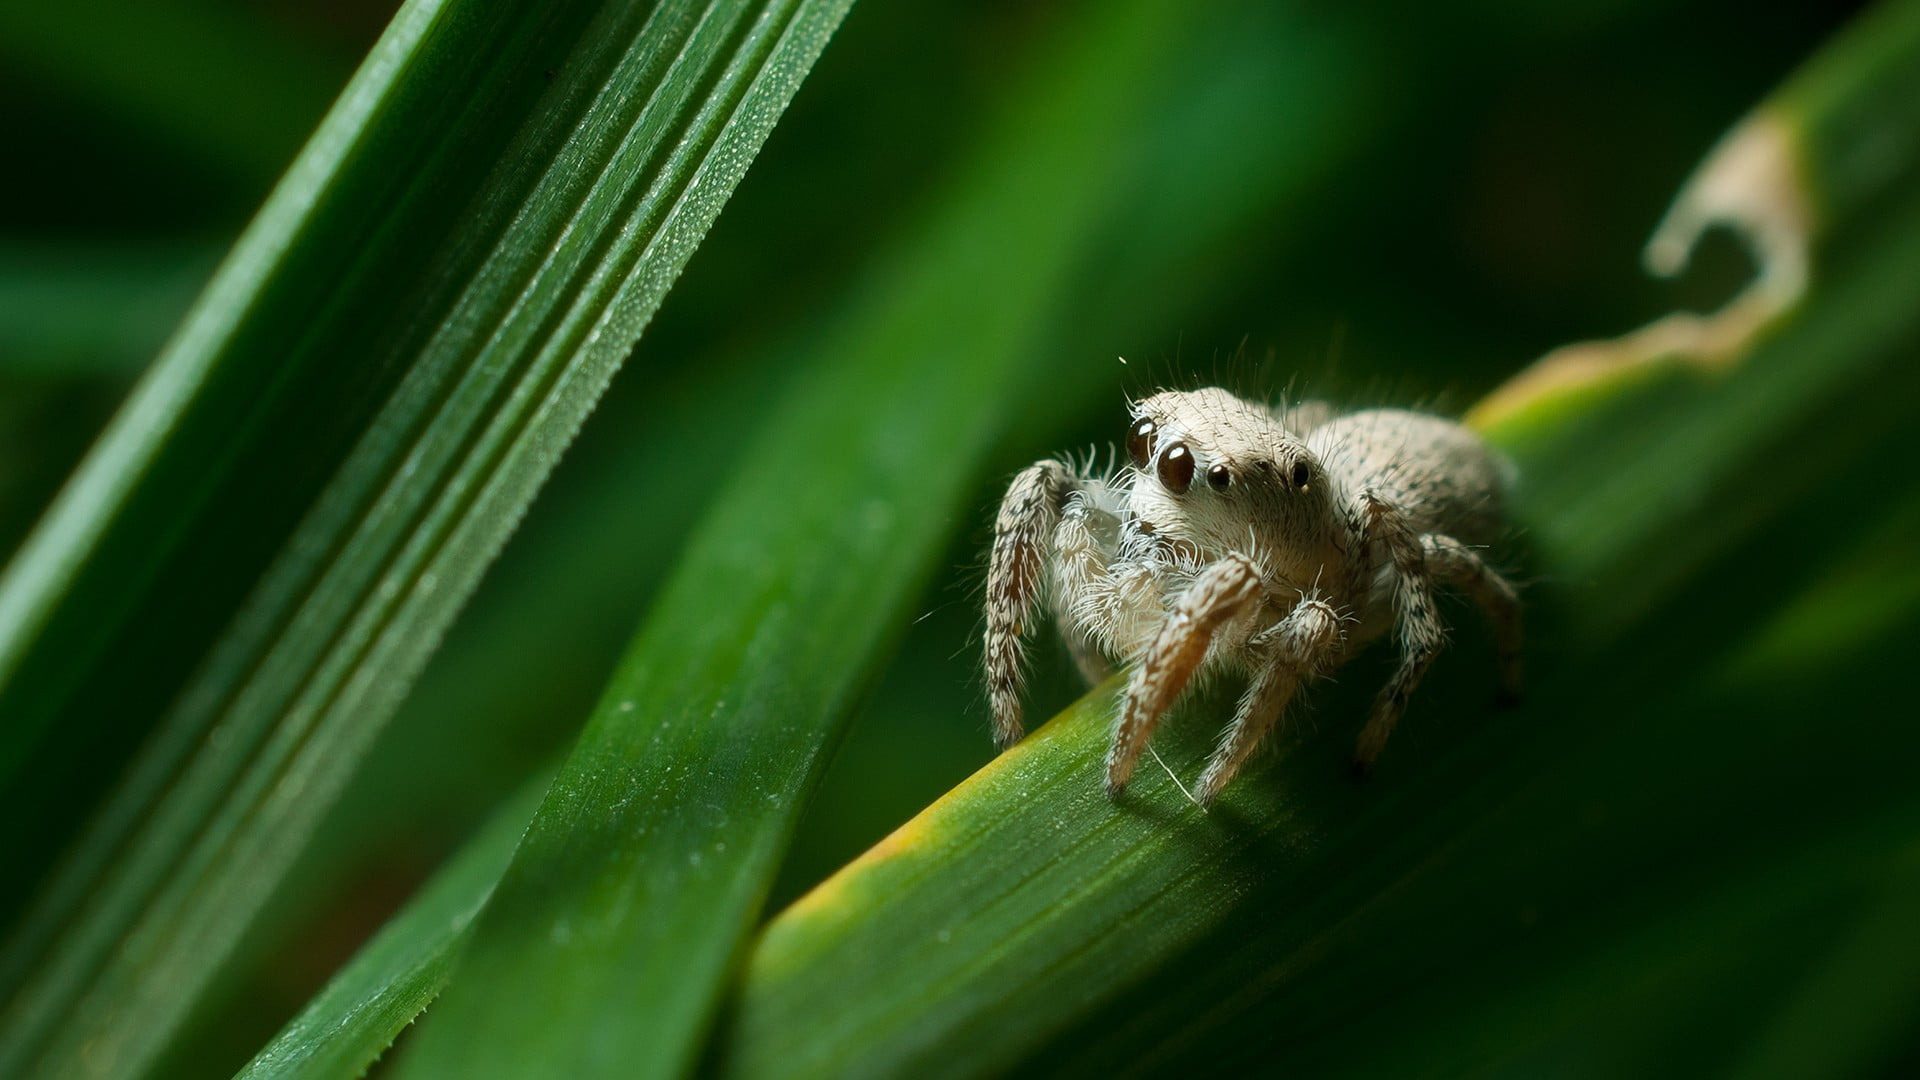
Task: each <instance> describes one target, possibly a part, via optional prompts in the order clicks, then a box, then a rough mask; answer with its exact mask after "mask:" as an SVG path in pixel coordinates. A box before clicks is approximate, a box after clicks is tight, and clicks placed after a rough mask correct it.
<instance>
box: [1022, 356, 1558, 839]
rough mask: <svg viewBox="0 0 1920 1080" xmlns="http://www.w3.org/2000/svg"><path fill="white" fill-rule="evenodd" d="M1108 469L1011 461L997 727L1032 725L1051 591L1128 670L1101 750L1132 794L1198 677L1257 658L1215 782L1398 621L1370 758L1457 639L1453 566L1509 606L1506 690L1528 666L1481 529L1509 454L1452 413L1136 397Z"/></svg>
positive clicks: (1071, 624) (1211, 768)
mask: <svg viewBox="0 0 1920 1080" xmlns="http://www.w3.org/2000/svg"><path fill="white" fill-rule="evenodd" d="M1132 414H1133V426H1132V427H1131V428H1130V429H1129V431H1128V434H1127V458H1128V461H1129V462H1130V463H1131V467H1122V468H1121V469H1119V470H1118V471H1117V472H1116V473H1114V474H1112V475H1109V476H1097V475H1094V473H1093V470H1092V468H1091V467H1090V466H1089V467H1086V468H1077V467H1075V466H1072V465H1070V464H1067V463H1064V462H1060V461H1052V460H1048V461H1041V462H1037V463H1035V464H1034V465H1031V466H1029V467H1028V468H1027V469H1025V470H1024V471H1022V472H1021V473H1020V474H1019V475H1018V476H1016V477H1015V478H1014V480H1013V484H1012V485H1011V486H1010V487H1009V488H1008V489H1007V494H1006V498H1005V499H1004V500H1003V501H1002V502H1001V504H1000V513H999V517H998V519H997V520H996V522H995V526H994V541H993V555H992V559H991V562H990V565H989V568H988V571H987V629H986V668H987V689H988V695H989V697H990V699H991V701H992V705H993V718H994V740H995V741H996V742H997V743H998V744H999V745H1000V746H1001V748H1003V749H1004V748H1006V747H1008V746H1011V745H1012V744H1013V743H1015V742H1017V741H1019V739H1020V737H1021V735H1022V734H1023V729H1022V727H1021V721H1020V691H1021V685H1022V680H1023V651H1024V646H1023V643H1022V641H1021V636H1022V634H1023V632H1024V631H1025V630H1026V629H1027V627H1028V625H1029V624H1030V622H1031V621H1032V616H1033V614H1034V611H1035V608H1036V607H1037V605H1038V604H1039V602H1040V600H1041V598H1042V595H1043V594H1044V596H1045V598H1046V600H1047V602H1048V606H1049V607H1050V608H1051V610H1052V614H1053V616H1054V618H1055V619H1056V620H1057V622H1058V623H1059V625H1060V629H1061V632H1062V633H1063V635H1064V636H1065V637H1066V639H1067V642H1068V645H1069V647H1070V649H1071V650H1072V652H1073V655H1074V658H1075V659H1076V661H1077V662H1078V663H1079V665H1080V667H1081V670H1082V671H1083V672H1085V673H1086V675H1087V677H1088V678H1089V679H1090V680H1098V679H1099V678H1101V677H1104V676H1105V674H1106V673H1107V670H1108V669H1107V658H1108V657H1113V658H1118V659H1122V660H1126V661H1130V662H1131V663H1132V665H1133V670H1132V674H1131V676H1130V678H1129V680H1128V683H1127V691H1126V698H1125V701H1124V703H1123V704H1122V706H1121V709H1120V715H1119V718H1118V722H1117V723H1116V725H1115V727H1114V735H1113V746H1112V749H1111V750H1110V751H1109V752H1108V754H1107V792H1108V794H1109V795H1112V796H1115V797H1117V796H1118V795H1119V794H1120V792H1121V791H1122V790H1123V789H1124V788H1125V787H1126V785H1127V781H1128V779H1129V778H1130V777H1131V776H1132V775H1133V769H1134V765H1135V763H1136V762H1137V761H1138V760H1139V757H1140V754H1141V752H1142V751H1143V750H1144V749H1145V748H1146V745H1147V739H1148V736H1150V735H1151V734H1152V732H1153V729H1154V727H1155V725H1157V724H1158V723H1159V721H1160V719H1161V717H1162V716H1164V715H1165V714H1166V712H1167V710H1168V709H1169V708H1171V707H1172V706H1173V704H1174V702H1175V701H1176V700H1178V699H1179V697H1180V695H1181V692H1182V691H1183V690H1185V689H1186V687H1187V684H1188V682H1189V681H1190V680H1192V678H1193V677H1194V675H1195V674H1196V673H1198V672H1202V671H1211V670H1218V669H1225V670H1231V671H1238V672H1241V673H1243V674H1245V675H1246V676H1247V677H1248V678H1249V685H1248V687H1247V691H1246V693H1245V695H1244V696H1243V697H1242V698H1241V700H1240V705H1239V710H1238V713H1237V715H1236V716H1235V717H1234V721H1233V726H1232V727H1231V728H1229V729H1228V731H1227V732H1226V734H1225V736H1224V737H1223V738H1222V739H1221V742H1220V747H1219V750H1218V751H1217V752H1215V754H1214V755H1213V759H1212V761H1210V762H1209V763H1208V765H1207V768H1206V772H1205V774H1204V775H1202V777H1201V778H1200V787H1199V792H1198V798H1200V799H1201V800H1202V801H1208V800H1211V799H1212V798H1213V797H1214V796H1215V795H1217V794H1219V792H1220V790H1221V788H1223V787H1225V786H1226V784H1227V782H1228V781H1230V780H1232V779H1233V777H1234V774H1236V773H1237V772H1239V771H1240V767H1241V766H1242V765H1243V764H1245V762H1246V760H1247V758H1248V757H1249V755H1251V754H1252V752H1253V750H1254V748H1255V747H1256V746H1258V745H1259V743H1260V741H1261V739H1263V738H1264V737H1265V736H1266V734H1267V733H1268V732H1269V731H1271V730H1273V727H1274V725H1275V724H1276V723H1277V722H1278V721H1279V719H1280V716H1281V713H1282V712H1283V711H1284V710H1285V709H1286V706H1287V702H1288V700H1289V699H1291V698H1292V697H1293V694H1294V691H1295V690H1296V689H1298V688H1299V687H1300V685H1301V684H1302V683H1305V682H1311V681H1313V680H1314V679H1317V678H1320V677H1322V676H1325V675H1328V674H1330V673H1331V672H1333V671H1334V669H1336V668H1338V667H1339V666H1340V665H1341V664H1343V663H1345V662H1346V661H1347V660H1348V659H1349V658H1350V657H1352V656H1353V655H1354V654H1355V653H1356V652H1358V651H1359V650H1360V648H1361V647H1363V646H1364V645H1366V644H1367V643H1368V642H1370V641H1372V640H1373V639H1375V638H1378V637H1381V636H1383V635H1384V634H1386V633H1387V632H1388V631H1389V630H1396V631H1397V632H1398V640H1399V646H1400V665H1399V668H1398V669H1397V670H1396V671H1395V672H1394V674H1393V677H1392V679H1391V680H1390V681H1388V683H1387V685H1386V686H1385V687H1384V688H1382V690H1381V691H1380V694H1379V696H1378V698H1376V699H1375V701H1374V704H1373V710H1372V715H1371V717H1370V718H1369V719H1368V721H1367V726H1366V729H1365V730H1364V731H1362V732H1361V733H1360V741H1359V745H1358V747H1357V748H1356V749H1355V751H1354V768H1355V769H1356V771H1359V772H1362V773H1364V772H1365V771H1366V770H1367V769H1369V768H1370V767H1371V766H1372V764H1373V760H1374V758H1375V757H1377V756H1378V755H1379V753H1380V749H1381V747H1382V746H1384V745H1385V744H1386V741H1387V736H1388V735H1390V734H1392V732H1393V726H1394V724H1395V722H1396V721H1398V720H1399V719H1400V714H1401V712H1402V711H1403V710H1404V709H1405V708H1406V703H1407V695H1408V694H1410V693H1412V691H1413V688H1414V687H1415V685H1417V684H1418V683H1419V681H1420V677H1421V676H1422V675H1423V674H1424V673H1425V672H1426V670H1427V665H1429V664H1430V663H1432V662H1433V658H1434V655H1435V654H1436V653H1437V652H1439V650H1440V647H1441V645H1442V644H1443V643H1444V641H1445V637H1446V628H1445V626H1444V625H1443V624H1442V623H1441V621H1440V618H1439V614H1438V612H1437V611H1436V609H1435V607H1434V589H1435V586H1437V585H1451V586H1455V587H1457V588H1459V589H1461V590H1463V591H1464V592H1465V593H1466V594H1467V595H1468V596H1470V597H1471V598H1472V599H1473V600H1474V601H1475V602H1477V603H1478V604H1479V606H1480V607H1481V608H1482V609H1483V610H1484V611H1485V612H1486V614H1487V616H1488V618H1490V619H1491V620H1492V622H1493V628H1494V635H1495V639H1496V642H1497V646H1498V650H1499V660H1500V670H1501V678H1502V685H1503V695H1504V696H1507V697H1512V696H1515V695H1517V694H1518V692H1519V685H1520V605H1519V602H1518V600H1517V599H1516V598H1515V596H1514V591H1513V586H1512V585H1510V584H1508V583H1507V581H1506V579H1504V578H1502V577H1501V576H1500V575H1499V574H1498V573H1496V572H1494V571H1493V570H1492V569H1490V568H1489V567H1488V566H1487V565H1486V563H1484V562H1482V561H1481V558H1480V555H1479V553H1478V551H1477V550H1476V548H1478V547H1480V546H1483V545H1486V544H1488V543H1490V542H1491V541H1493V540H1494V539H1495V538H1496V537H1497V536H1498V535H1499V534H1500V533H1501V532H1502V530H1503V527H1504V523H1503V518H1502V511H1501V501H1502V500H1501V494H1502V487H1503V486H1504V485H1503V466H1502V463H1501V462H1500V461H1499V460H1498V459H1496V458H1495V457H1494V455H1493V454H1492V452H1491V451H1489V450H1488V449H1487V448H1486V446H1485V445H1483V444H1482V443H1481V442H1480V440H1479V439H1478V438H1476V437H1475V436H1474V435H1473V434H1472V433H1471V432H1469V431H1467V430H1466V429H1465V428H1462V427H1460V426H1459V425H1458V424H1454V423H1451V422H1449V421H1446V420H1442V419H1440V418H1438V417H1434V416H1428V415H1424V414H1421V413H1416V412H1406V411H1402V410H1397V409H1375V410H1369V411H1365V412H1357V413H1353V414H1351V415H1347V416H1337V415H1335V414H1334V412H1333V410H1332V409H1331V408H1329V407H1328V406H1326V405H1324V404H1322V403H1318V402H1310V403H1306V404H1302V405H1298V406H1295V407H1293V408H1291V409H1283V410H1273V409H1269V408H1267V407H1265V406H1263V405H1261V404H1259V403H1256V402H1252V401H1247V400H1244V399H1242V398H1239V397H1235V396H1234V395H1232V394H1230V393H1228V392H1226V391H1225V390H1221V389H1218V388H1207V389H1203V390H1193V391H1166V392H1162V393H1158V394H1155V395H1153V396H1152V397H1149V398H1147V399H1146V400H1144V401H1140V402H1137V403H1135V404H1134V405H1133V408H1132Z"/></svg>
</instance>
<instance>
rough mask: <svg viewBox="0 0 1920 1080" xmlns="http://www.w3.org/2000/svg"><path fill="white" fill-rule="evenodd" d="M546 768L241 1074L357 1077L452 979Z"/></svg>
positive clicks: (246, 1079) (250, 1078) (261, 1079)
mask: <svg viewBox="0 0 1920 1080" xmlns="http://www.w3.org/2000/svg"><path fill="white" fill-rule="evenodd" d="M549 775H550V774H548V773H544V772H543V773H542V774H540V775H539V776H537V777H536V778H535V781H534V782H533V783H530V784H528V785H526V787H525V788H524V789H523V790H522V791H521V792H520V793H519V794H517V795H515V796H514V797H513V798H512V799H511V800H509V801H508V803H507V804H506V805H505V806H502V807H501V808H500V809H499V810H497V811H496V812H495V813H494V815H493V818H492V819H491V820H490V821H488V822H487V823H486V824H485V825H484V826H482V828H481V830H480V832H479V834H478V835H476V836H474V837H473V838H472V839H471V840H470V841H468V842H467V844H466V846H465V847H463V848H462V849H461V851H460V855H459V856H458V857H457V858H455V859H453V860H452V861H451V862H449V863H448V864H447V865H446V866H445V867H444V868H443V869H441V871H440V872H439V873H438V874H436V875H434V878H433V880H432V881H430V882H428V883H427V885H426V886H425V887H423V888H422V889H421V890H420V892H419V894H418V895H416V896H415V897H414V898H413V899H412V900H410V901H409V902H408V903H407V906H406V908H405V909H404V910H403V911H402V912H401V913H400V914H399V915H397V916H395V917H394V919H393V920H392V921H391V922H389V923H388V924H387V925H386V926H385V927H383V928H382V929H381V931H380V933H379V934H378V935H376V936H375V937H374V938H373V940H371V941H369V942H367V943H366V945H365V946H363V947H362V948H361V949H360V951H359V952H358V953H356V954H355V955H354V958H353V960H352V961H351V962H350V963H349V964H347V966H346V967H344V968H342V969H340V971H339V972H338V973H336V974H335V975H334V977H333V979H332V980H331V981H329V982H328V983H327V986H326V989H324V990H322V991H321V992H320V994H319V995H318V996H317V997H315V998H314V999H313V1001H312V1002H311V1003H309V1004H308V1006H307V1007H306V1008H305V1009H303V1010H301V1012H300V1015H299V1016H296V1017H294V1018H293V1020H292V1021H291V1022H290V1023H288V1024H287V1026H286V1027H285V1028H284V1029H283V1030H282V1031H281V1032H280V1034H279V1035H277V1036H275V1037H274V1039H273V1041H272V1042H271V1043H268V1044H267V1045H266V1047H265V1048H263V1049H262V1050H261V1051H260V1053H259V1054H258V1055H257V1056H255V1057H254V1059H253V1060H252V1061H250V1062H248V1063H247V1067H246V1068H244V1069H242V1070H241V1071H240V1074H239V1075H240V1077H242V1078H243V1080H267V1078H268V1077H307V1076H312V1077H323V1076H359V1075H360V1074H362V1073H364V1072H365V1071H366V1070H367V1068H368V1067H369V1066H370V1065H372V1064H373V1062H374V1061H376V1060H377V1059H378V1058H379V1057H380V1055H381V1054H382V1053H385V1052H386V1049H387V1048H388V1047H389V1046H391V1045H393V1040H394V1037H395V1036H396V1035H398V1034H399V1033H400V1032H401V1030H402V1029H404V1028H405V1027H406V1026H407V1025H408V1024H411V1023H413V1020H414V1017H416V1016H419V1015H420V1012H421V1010H423V1009H425V1008H426V1007H427V1003H428V1002H430V1001H432V1000H433V999H434V996H435V995H437V994H438V993H439V992H440V988H441V987H443V986H445V985H446V980H447V975H448V973H449V972H450V971H451V970H452V968H453V961H454V958H455V957H456V956H458V955H459V951H460V949H461V948H463V947H464V946H465V945H466V941H467V930H468V927H469V926H470V925H471V923H472V921H473V918H474V916H476V915H478V914H479V913H480V909H481V908H482V907H483V906H484V905H485V904H486V902H487V897H488V896H490V895H491V894H492V893H493V887H494V884H495V883H496V882H498V881H499V880H500V874H501V872H502V871H504V870H506V868H507V863H508V862H509V861H511V860H512V858H513V849H514V846H515V845H516V844H518V843H519V842H520V836H521V834H522V833H524V832H525V831H526V828H527V822H528V821H529V820H531V819H532V817H533V811H534V809H535V808H536V807H538V806H539V805H540V796H541V794H542V792H544V791H545V789H546V784H547V780H548V779H549Z"/></svg>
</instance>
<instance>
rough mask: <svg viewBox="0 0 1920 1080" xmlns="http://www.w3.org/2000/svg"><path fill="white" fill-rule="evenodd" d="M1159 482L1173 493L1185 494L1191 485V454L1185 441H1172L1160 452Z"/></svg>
mask: <svg viewBox="0 0 1920 1080" xmlns="http://www.w3.org/2000/svg"><path fill="white" fill-rule="evenodd" d="M1158 472H1159V474H1160V483H1161V484H1162V485H1164V486H1165V487H1166V489H1167V490H1168V491H1171V492H1173V493H1174V494H1175V495H1185V494H1186V493H1187V489H1188V488H1190V487H1192V486H1193V454H1191V453H1190V452H1188V450H1187V444H1186V443H1174V444H1173V445H1172V446H1169V447H1167V448H1166V449H1165V450H1163V451H1161V452H1160V466H1159V469H1158Z"/></svg>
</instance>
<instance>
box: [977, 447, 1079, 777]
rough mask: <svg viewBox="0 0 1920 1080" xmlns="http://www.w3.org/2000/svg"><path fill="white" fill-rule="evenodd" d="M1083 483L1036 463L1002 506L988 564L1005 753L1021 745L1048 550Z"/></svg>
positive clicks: (993, 676)
mask: <svg viewBox="0 0 1920 1080" xmlns="http://www.w3.org/2000/svg"><path fill="white" fill-rule="evenodd" d="M1079 483H1080V480H1079V477H1078V476H1077V475H1076V474H1075V473H1074V472H1073V470H1072V469H1070V468H1069V467H1068V466H1066V465H1065V464H1063V463H1061V462H1058V461H1053V460H1047V461H1037V462H1035V463H1033V464H1032V465H1029V466H1027V467H1026V468H1025V469H1023V470H1021V472H1020V474H1019V475H1018V476H1015V477H1014V478H1013V483H1012V484H1011V485H1009V486H1008V488H1007V494H1006V497H1005V498H1004V499H1002V500H1001V501H1000V512H999V514H998V516H996V517H995V518H994V523H993V554H992V556H991V557H990V559H989V560H988V563H987V632H986V665H987V697H988V700H989V701H990V702H991V703H992V705H993V741H994V742H995V743H996V744H998V745H999V747H1000V748H1001V749H1002V750H1004V749H1006V748H1007V747H1009V746H1012V745H1013V744H1014V743H1016V742H1019V741H1020V736H1022V735H1023V734H1025V733H1026V729H1025V728H1024V727H1023V726H1022V724H1021V722H1020V690H1021V686H1022V684H1023V683H1024V681H1025V679H1026V650H1025V647H1024V646H1023V644H1022V642H1021V637H1022V635H1024V634H1025V633H1026V630H1027V625H1028V624H1029V623H1030V622H1031V621H1032V619H1033V613H1034V609H1035V607H1036V606H1037V605H1038V603H1039V599H1040V585H1041V582H1043V581H1044V580H1045V567H1046V558H1047V545H1048V544H1050V543H1051V542H1052V540H1053V534H1054V530H1055V528H1057V527H1058V525H1059V522H1060V511H1061V508H1062V507H1063V506H1064V504H1065V503H1066V500H1067V496H1068V495H1069V494H1071V493H1072V492H1073V490H1074V489H1075V488H1076V487H1078V486H1079Z"/></svg>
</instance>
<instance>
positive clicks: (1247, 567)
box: [1107, 554, 1261, 798]
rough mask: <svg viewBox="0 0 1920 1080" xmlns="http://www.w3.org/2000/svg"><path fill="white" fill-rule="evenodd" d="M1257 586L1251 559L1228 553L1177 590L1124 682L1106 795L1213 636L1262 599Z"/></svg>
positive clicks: (1119, 787) (1121, 779)
mask: <svg viewBox="0 0 1920 1080" xmlns="http://www.w3.org/2000/svg"><path fill="white" fill-rule="evenodd" d="M1260 590H1261V582H1260V571H1259V570H1258V569H1256V568H1255V567H1254V565H1253V562H1252V560H1250V559H1248V558H1247V557H1246V556H1244V555H1239V554H1230V555H1228V556H1227V557H1225V558H1223V559H1221V560H1220V561H1219V562H1216V563H1214V564H1213V565H1211V566H1209V567H1207V568H1206V569H1205V570H1202V571H1201V572H1200V575H1199V576H1198V577H1196V578H1194V579H1193V584H1192V585H1190V586H1188V587H1187V590H1186V591H1185V592H1183V593H1181V594H1180V599H1179V600H1177V601H1175V603H1174V608H1173V611H1172V613H1171V614H1169V615H1168V616H1167V618H1166V621H1165V622H1164V623H1162V624H1161V626H1160V630H1159V632H1158V633H1156V634H1155V635H1154V637H1153V641H1152V642H1151V643H1150V644H1149V645H1148V646H1147V651H1146V652H1145V653H1144V654H1142V655H1141V657H1140V661H1139V663H1138V664H1136V665H1135V666H1134V669H1133V677H1132V678H1131V679H1129V680H1128V682H1127V699H1126V703H1125V704H1124V705H1123V706H1122V707H1121V710H1120V722H1119V724H1118V726H1117V727H1116V728H1115V729H1114V733H1113V747H1112V748H1111V749H1110V750H1108V751H1107V794H1108V795H1109V796H1110V797H1114V798H1117V797H1119V795H1120V793H1121V792H1122V791H1124V790H1126V786H1127V781H1128V780H1129V779H1131V778H1132V777H1133V767H1134V765H1135V763H1137V762H1138V761H1139V760H1140V754H1141V752H1142V751H1144V750H1145V749H1146V746H1147V738H1148V737H1149V736H1151V735H1152V734H1153V729H1154V727H1155V726H1156V725H1157V724H1159V722H1160V718H1161V717H1162V716H1164V715H1166V712H1167V710H1168V709H1170V708H1172V707H1173V703H1174V702H1175V701H1176V700H1178V699H1179V697H1180V692H1181V691H1183V690H1185V689H1186V688H1187V683H1188V681H1189V680H1191V679H1192V678H1193V673H1194V671H1196V670H1197V669H1198V668H1199V667H1200V663H1201V661H1203V660H1205V659H1206V657H1207V647H1208V646H1209V645H1210V644H1212V642H1213V635H1214V634H1215V633H1217V632H1218V631H1219V630H1220V628H1221V627H1223V626H1225V625H1227V624H1228V623H1230V622H1232V621H1233V620H1235V619H1237V618H1240V617H1241V616H1243V615H1245V614H1247V613H1248V612H1250V611H1252V610H1253V609H1254V607H1255V606H1256V605H1258V604H1259V602H1260Z"/></svg>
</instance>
